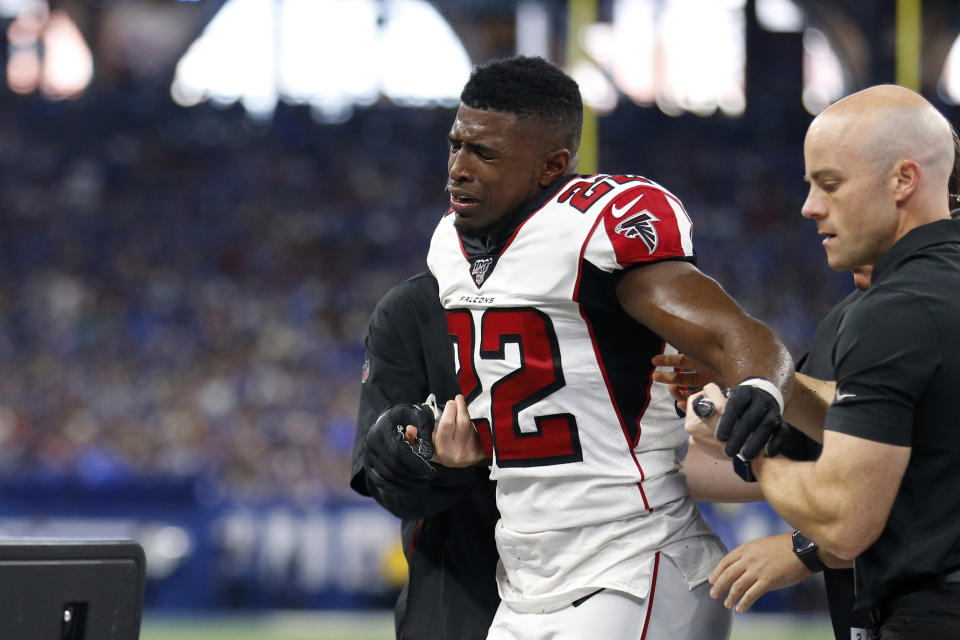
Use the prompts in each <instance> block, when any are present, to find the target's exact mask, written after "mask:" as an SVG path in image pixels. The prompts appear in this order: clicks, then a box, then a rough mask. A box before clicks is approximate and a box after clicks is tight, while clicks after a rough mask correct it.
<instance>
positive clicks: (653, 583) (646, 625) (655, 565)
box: [640, 551, 660, 640]
mask: <svg viewBox="0 0 960 640" xmlns="http://www.w3.org/2000/svg"><path fill="white" fill-rule="evenodd" d="M659 569H660V552H659V551H657V555H655V556H653V579H652V580H651V581H650V595H649V596H647V618H646V620H644V621H643V632H641V633H640V640H643V639H644V638H646V637H647V629H648V628H649V627H650V618H651V617H652V616H653V594H654V592H655V591H656V590H657V572H658V570H659Z"/></svg>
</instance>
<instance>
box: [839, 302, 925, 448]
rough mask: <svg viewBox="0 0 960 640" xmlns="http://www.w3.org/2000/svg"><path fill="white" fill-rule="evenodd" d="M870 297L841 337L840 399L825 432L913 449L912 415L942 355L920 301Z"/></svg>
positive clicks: (850, 316) (855, 310) (848, 320)
mask: <svg viewBox="0 0 960 640" xmlns="http://www.w3.org/2000/svg"><path fill="white" fill-rule="evenodd" d="M872 293H874V292H873V291H871V292H869V293H868V294H867V295H865V296H864V298H863V300H862V301H861V302H860V303H858V304H857V305H856V306H855V307H854V308H853V309H851V311H850V312H849V313H848V314H847V316H846V319H845V320H844V323H843V325H842V328H841V330H840V334H839V336H838V337H837V343H836V347H835V353H834V363H835V366H836V373H837V395H836V398H835V400H834V402H833V404H832V405H831V406H830V409H829V410H828V411H827V420H826V424H825V425H824V428H825V429H829V430H832V431H839V432H842V433H846V434H849V435H852V436H857V437H859V438H865V439H867V440H874V441H876V442H883V443H886V444H892V445H898V446H905V447H909V446H911V445H912V441H913V422H914V420H913V419H914V413H915V408H916V406H917V403H918V402H919V400H920V397H921V395H922V394H923V393H924V391H925V389H926V387H927V385H928V382H929V380H930V379H931V377H932V376H934V375H935V373H936V371H937V370H938V369H939V366H940V363H941V361H942V358H943V355H942V353H941V351H940V348H939V344H938V337H939V336H938V332H937V328H936V325H935V323H934V322H933V320H932V318H931V316H930V314H929V312H928V310H927V308H926V307H925V306H924V304H923V303H922V301H920V300H919V299H917V298H916V297H915V296H913V295H912V294H910V293H905V292H881V291H877V292H876V293H878V294H882V295H876V296H871V295H870V294H872Z"/></svg>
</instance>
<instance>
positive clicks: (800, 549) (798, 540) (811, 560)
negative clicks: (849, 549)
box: [793, 531, 825, 573]
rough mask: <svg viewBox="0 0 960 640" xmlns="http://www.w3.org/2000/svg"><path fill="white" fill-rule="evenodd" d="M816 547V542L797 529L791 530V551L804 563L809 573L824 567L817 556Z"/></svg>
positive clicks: (821, 569)
mask: <svg viewBox="0 0 960 640" xmlns="http://www.w3.org/2000/svg"><path fill="white" fill-rule="evenodd" d="M818 549H819V547H818V546H817V543H816V542H814V541H813V540H811V539H810V538H808V537H806V536H805V535H803V534H802V533H800V532H799V531H794V532H793V553H794V554H796V556H797V557H798V558H800V562H802V563H803V564H804V565H806V567H807V569H809V570H810V573H817V572H819V571H823V570H824V568H825V567H824V564H823V562H821V561H820V558H819V557H818V556H817V550H818Z"/></svg>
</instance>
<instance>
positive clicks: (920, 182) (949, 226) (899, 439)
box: [687, 86, 960, 640]
mask: <svg viewBox="0 0 960 640" xmlns="http://www.w3.org/2000/svg"><path fill="white" fill-rule="evenodd" d="M948 129H949V124H948V123H947V122H946V120H945V119H944V118H943V116H942V115H940V114H939V113H937V112H936V110H935V109H934V108H933V107H932V105H930V104H929V103H928V102H927V101H926V100H924V99H923V98H922V97H921V96H919V95H917V94H916V93H914V92H912V91H909V90H907V89H904V88H903V87H895V86H880V87H872V88H870V89H867V90H865V91H862V92H859V93H857V94H854V95H853V96H850V97H848V98H845V99H843V100H841V101H840V102H838V103H836V104H834V105H832V106H831V107H830V108H828V109H827V110H826V111H824V112H823V113H822V114H820V116H818V117H817V118H816V119H815V120H814V122H813V124H812V125H811V126H810V129H809V131H808V133H807V138H806V141H805V144H804V155H805V160H806V165H807V176H808V179H809V180H810V183H811V186H810V193H809V195H808V197H807V201H806V202H805V203H804V207H803V215H804V216H805V217H808V218H810V219H812V220H814V221H815V222H816V223H817V228H818V231H819V232H820V234H821V235H825V236H826V239H825V240H824V247H825V249H826V252H827V261H828V263H829V264H830V266H831V267H832V268H834V269H849V268H852V267H856V266H858V265H869V264H872V265H874V269H873V273H872V286H871V288H870V290H869V291H868V292H866V293H864V294H863V296H862V297H861V299H860V300H859V301H858V302H857V303H856V304H855V305H853V306H852V307H850V309H849V310H848V311H847V313H846V315H845V317H844V319H843V321H842V323H841V326H840V329H839V332H838V336H837V340H836V344H835V346H834V348H833V364H834V367H835V370H836V379H837V383H836V384H835V385H834V384H833V383H829V382H818V381H816V380H806V381H804V380H802V379H801V377H800V376H798V383H799V385H798V386H800V387H802V389H803V391H801V392H799V393H798V394H797V396H795V398H797V397H799V398H802V400H801V402H800V403H799V404H800V405H802V407H800V408H798V409H796V410H794V409H793V408H791V409H790V410H789V411H788V413H787V414H785V417H787V418H788V419H790V420H791V422H793V423H794V424H796V425H797V426H799V427H800V428H803V429H804V430H805V431H807V432H808V433H810V434H811V435H814V437H817V436H819V437H822V438H823V443H824V444H823V452H822V453H821V455H820V458H819V459H818V460H817V461H816V462H794V461H791V460H788V459H786V458H784V457H782V456H775V457H763V456H760V457H757V458H755V459H754V460H753V461H752V463H751V462H745V467H746V469H748V470H752V472H753V473H754V474H755V475H756V477H757V479H758V480H759V482H760V484H761V486H762V488H763V491H764V495H765V496H766V497H767V499H768V500H769V501H770V503H771V504H772V505H773V506H774V507H775V508H776V509H777V511H779V512H780V513H781V515H783V517H784V518H785V519H786V520H787V521H788V522H791V523H793V524H794V525H795V526H797V527H798V528H799V529H802V530H803V531H804V532H806V533H808V534H809V537H810V538H812V539H813V540H815V541H817V542H818V543H819V544H820V546H821V547H822V548H826V549H827V550H829V551H832V552H833V553H835V554H836V555H838V556H840V557H844V558H855V560H854V562H855V568H856V576H855V588H856V590H857V595H856V599H855V606H856V607H857V609H858V610H860V611H863V612H865V613H866V614H867V615H868V616H869V618H870V621H871V628H870V634H871V635H870V637H873V638H882V639H883V640H907V639H919V638H924V639H926V638H933V637H937V638H946V637H951V638H952V637H960V521H958V520H957V519H956V513H957V511H958V509H960V503H958V501H957V496H958V494H957V492H956V491H955V489H954V487H955V485H956V483H957V481H958V480H960V478H958V476H957V469H958V468H960V463H958V461H960V439H958V438H957V435H956V429H955V428H954V426H955V424H956V411H955V407H954V405H955V402H954V401H953V397H954V395H955V394H956V387H957V385H958V383H960V365H958V362H960V351H958V348H957V343H956V341H954V340H952V339H951V336H952V333H953V327H955V326H956V325H957V324H958V323H960V304H958V303H957V298H956V297H955V296H953V295H951V294H950V291H952V289H953V288H955V283H956V282H957V279H958V278H960V225H958V223H957V222H956V221H952V220H949V219H946V218H947V213H948V211H949V209H948V208H947V207H944V206H943V201H942V200H940V198H942V196H940V195H939V194H938V191H939V190H940V189H943V188H944V187H946V186H947V184H948V182H949V175H950V169H951V166H952V164H951V155H953V154H950V155H948V154H949V153H950V150H949V147H948V146H947V144H946V140H945V136H944V132H945V131H947V130H948ZM938 185H941V186H938ZM939 193H942V191H940V192H939ZM705 392H706V393H707V394H708V395H709V396H710V397H711V400H713V401H714V402H715V403H716V404H717V405H718V406H720V405H723V404H724V398H723V396H722V394H720V393H719V390H718V389H717V388H716V387H712V388H711V385H708V386H707V387H706V388H705ZM726 404H727V410H725V411H724V413H722V414H721V417H720V421H719V424H716V425H715V424H714V420H710V421H703V420H697V419H696V418H694V417H693V416H692V415H690V414H688V423H687V429H688V431H689V432H690V433H691V434H692V436H693V438H694V440H695V441H696V442H697V443H698V444H699V445H700V446H703V447H705V448H706V449H708V450H711V451H714V452H716V453H720V452H723V453H724V454H727V455H729V454H731V453H736V452H738V451H739V452H741V453H742V449H741V448H740V447H741V446H742V443H743V442H744V441H746V439H747V438H749V437H750V426H751V425H747V426H746V427H745V428H742V427H741V426H740V425H738V424H737V418H738V409H737V407H736V406H735V405H733V406H732V405H731V403H726ZM824 421H825V422H824ZM818 428H819V429H820V430H821V431H820V432H819V433H818ZM715 434H716V436H715ZM717 440H720V441H721V442H720V443H718V442H717ZM724 441H725V442H726V446H724V445H723V444H722V442H724ZM742 462H743V461H742ZM751 467H752V469H751Z"/></svg>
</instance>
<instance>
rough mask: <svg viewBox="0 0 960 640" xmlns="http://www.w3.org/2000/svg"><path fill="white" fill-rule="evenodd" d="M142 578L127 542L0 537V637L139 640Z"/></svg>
mask: <svg viewBox="0 0 960 640" xmlns="http://www.w3.org/2000/svg"><path fill="white" fill-rule="evenodd" d="M145 577H146V559H145V557H144V554H143V548H142V547H141V546H140V545H139V544H137V543H136V542H135V541H133V540H129V539H77V540H67V539H59V538H6V539H5V538H0V637H3V638H11V639H12V638H16V639H17V640H137V639H138V638H139V637H140V617H141V615H142V613H143V589H144V580H145Z"/></svg>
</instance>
